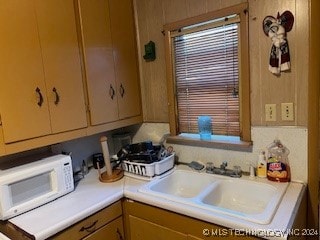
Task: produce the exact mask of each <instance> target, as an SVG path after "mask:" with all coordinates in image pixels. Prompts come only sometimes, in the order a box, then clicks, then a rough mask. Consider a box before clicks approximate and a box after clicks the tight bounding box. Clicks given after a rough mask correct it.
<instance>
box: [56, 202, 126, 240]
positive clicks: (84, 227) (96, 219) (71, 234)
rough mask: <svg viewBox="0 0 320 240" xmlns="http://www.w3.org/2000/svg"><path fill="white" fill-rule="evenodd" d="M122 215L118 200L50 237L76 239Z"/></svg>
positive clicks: (58, 239) (63, 239)
mask: <svg viewBox="0 0 320 240" xmlns="http://www.w3.org/2000/svg"><path fill="white" fill-rule="evenodd" d="M121 215H122V207H121V202H120V201H118V202H116V203H114V204H112V205H110V206H109V207H106V208H104V209H102V210H101V211H99V212H97V213H95V214H93V215H91V216H89V217H87V218H86V219H84V220H82V221H80V222H78V223H76V224H74V225H73V226H71V227H69V228H67V229H66V230H64V231H62V232H60V233H58V234H56V235H55V236H53V237H52V238H51V239H55V240H65V239H68V240H78V239H81V238H83V237H85V236H87V235H89V234H92V233H93V232H95V231H96V230H97V229H99V228H101V227H102V226H104V225H106V224H108V223H110V222H111V221H113V220H114V219H116V218H118V217H120V216H121Z"/></svg>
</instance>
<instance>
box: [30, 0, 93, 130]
mask: <svg viewBox="0 0 320 240" xmlns="http://www.w3.org/2000/svg"><path fill="white" fill-rule="evenodd" d="M35 3H36V10H37V11H36V13H37V19H38V27H39V37H40V44H41V48H42V55H43V64H44V73H45V80H46V86H47V96H48V102H49V110H50V117H51V126H52V132H53V133H59V132H64V131H68V130H73V129H79V128H83V127H86V126H87V119H86V107H85V100H84V89H83V82H82V74H81V63H80V49H79V44H78V36H77V30H76V19H75V7H74V4H73V0H35Z"/></svg>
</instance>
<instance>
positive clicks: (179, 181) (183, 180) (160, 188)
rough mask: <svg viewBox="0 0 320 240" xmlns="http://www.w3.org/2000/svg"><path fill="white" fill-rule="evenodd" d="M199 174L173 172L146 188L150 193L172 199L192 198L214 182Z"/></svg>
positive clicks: (211, 178) (211, 177)
mask: <svg viewBox="0 0 320 240" xmlns="http://www.w3.org/2000/svg"><path fill="white" fill-rule="evenodd" d="M199 180H200V179H199V174H198V173H197V172H191V171H175V172H174V173H173V174H170V175H169V176H167V177H165V178H163V179H161V180H160V181H158V182H154V183H151V184H150V185H148V186H147V187H146V188H147V189H148V190H150V191H152V192H154V193H155V194H156V193H160V194H162V195H167V197H168V198H170V196H173V197H181V198H192V197H195V196H197V195H199V194H200V192H201V191H202V190H203V189H205V188H206V187H207V186H209V185H210V184H211V183H212V182H214V181H215V178H214V177H213V176H211V175H209V174H201V181H199Z"/></svg>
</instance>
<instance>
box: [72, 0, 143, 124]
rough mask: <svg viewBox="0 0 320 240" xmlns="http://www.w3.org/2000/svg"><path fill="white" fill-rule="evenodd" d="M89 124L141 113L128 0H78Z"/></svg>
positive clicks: (129, 2) (132, 19)
mask: <svg viewBox="0 0 320 240" xmlns="http://www.w3.org/2000/svg"><path fill="white" fill-rule="evenodd" d="M78 3H79V9H80V22H81V30H82V44H83V49H84V50H83V52H84V56H85V67H86V79H87V87H88V97H89V105H90V118H91V124H92V125H98V124H103V123H108V122H112V121H116V120H119V119H125V118H130V117H134V116H138V115H140V114H141V102H140V87H139V78H138V64H137V56H136V41H135V30H134V29H135V28H134V17H133V7H132V2H131V1H130V0H123V1H114V0H78Z"/></svg>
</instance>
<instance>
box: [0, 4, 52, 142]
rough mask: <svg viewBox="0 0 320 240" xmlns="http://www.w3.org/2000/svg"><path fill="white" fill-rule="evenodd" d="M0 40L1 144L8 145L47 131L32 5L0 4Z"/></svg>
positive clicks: (44, 95) (38, 47)
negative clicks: (2, 135)
mask: <svg viewBox="0 0 320 240" xmlns="http://www.w3.org/2000/svg"><path fill="white" fill-rule="evenodd" d="M0 36H1V37H0V52H1V58H0V74H1V78H0V114H1V118H2V124H3V134H4V140H5V142H6V143H10V142H15V141H19V140H23V139H28V138H33V137H37V136H43V135H47V134H49V133H50V132H51V128H50V119H49V111H48V105H47V98H46V89H45V82H44V72H43V65H42V57H41V48H40V44H39V38H38V31H37V19H36V15H35V8H34V2H33V1H30V0H2V1H1V4H0ZM36 89H38V92H37V91H36ZM40 94H41V98H42V99H43V102H42V103H41V102H40ZM40 103H41V104H40Z"/></svg>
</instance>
